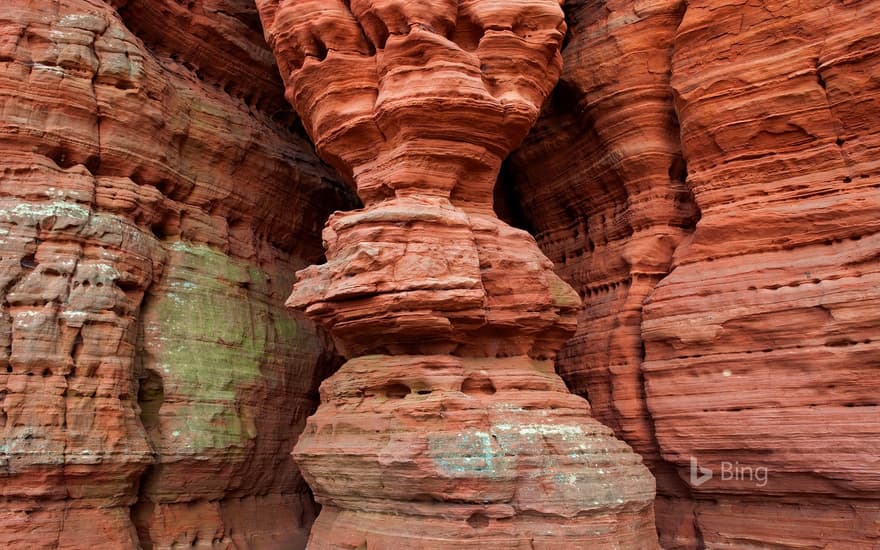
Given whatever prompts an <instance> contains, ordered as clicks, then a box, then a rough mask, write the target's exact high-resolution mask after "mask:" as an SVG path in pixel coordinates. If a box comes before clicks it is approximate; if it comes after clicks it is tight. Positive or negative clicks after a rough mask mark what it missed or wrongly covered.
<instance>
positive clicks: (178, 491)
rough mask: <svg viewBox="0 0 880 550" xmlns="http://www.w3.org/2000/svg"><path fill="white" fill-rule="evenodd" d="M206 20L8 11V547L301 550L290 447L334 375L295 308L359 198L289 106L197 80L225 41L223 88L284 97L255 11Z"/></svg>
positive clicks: (304, 505)
mask: <svg viewBox="0 0 880 550" xmlns="http://www.w3.org/2000/svg"><path fill="white" fill-rule="evenodd" d="M111 4H112V6H111ZM150 4H151V7H152V8H153V9H158V8H159V5H160V4H161V5H164V6H165V7H166V8H168V9H179V5H178V4H177V3H176V2H152V3H150ZM213 4H216V3H211V2H198V1H197V2H191V3H190V6H191V8H192V9H193V10H194V11H199V10H201V11H202V13H203V18H202V21H203V23H204V22H206V21H209V20H210V21H213V24H212V25H207V24H203V25H201V26H193V27H192V28H189V29H180V28H175V25H174V24H169V21H167V20H163V19H162V18H156V17H153V16H152V15H150V13H151V12H147V11H145V8H144V6H142V3H139V2H127V3H126V2H118V1H117V2H112V3H108V2H102V1H98V0H63V1H59V2H30V1H27V0H21V1H19V0H9V1H5V2H3V4H2V6H0V113H2V115H0V246H2V260H0V279H2V284H0V342H2V345H0V504H2V506H0V547H3V548H14V549H25V548H26V549H29V550H30V549H39V548H47V549H48V548H51V549H58V548H65V549H85V548H114V549H115V548H137V547H138V546H140V547H143V548H171V547H181V546H184V545H185V546H187V547H189V546H191V545H197V546H214V547H229V546H230V545H232V544H234V545H235V546H236V547H239V548H291V547H297V546H303V545H304V543H305V538H306V536H307V531H308V527H309V525H310V523H311V521H312V519H313V518H314V516H315V510H314V505H313V503H312V501H311V498H310V495H309V493H308V489H307V487H306V485H305V484H304V482H303V481H302V478H301V477H300V475H299V473H298V471H297V470H296V468H295V466H294V465H293V464H292V461H291V460H290V458H289V451H290V448H291V447H292V445H293V440H294V439H295V437H296V434H297V433H298V430H299V429H301V427H302V425H303V424H304V419H305V417H306V416H307V415H308V414H310V413H311V411H312V410H313V408H314V406H315V402H316V397H317V396H316V395H315V394H314V388H315V387H316V385H317V380H318V379H319V378H323V377H324V376H326V375H327V374H329V372H331V371H332V368H333V367H334V363H333V359H332V357H329V356H328V351H327V349H328V348H327V346H325V343H324V342H322V338H321V337H320V336H319V334H318V330H317V329H316V327H315V326H314V325H313V324H312V323H311V322H309V321H308V320H306V319H305V318H304V317H303V316H302V315H301V314H296V313H291V312H289V311H285V309H284V308H283V307H282V306H281V301H282V300H283V297H284V295H285V294H286V291H287V289H289V285H290V284H292V280H291V279H292V277H291V276H290V273H291V272H292V271H293V270H295V269H297V268H300V267H303V266H304V265H307V264H308V263H310V262H313V261H315V260H316V259H318V258H319V257H320V255H321V251H320V246H319V243H318V242H317V239H316V238H315V237H314V236H316V235H317V229H318V228H319V227H320V223H322V222H323V220H324V218H325V217H326V215H327V214H328V213H329V211H331V210H332V209H333V208H334V207H350V206H351V205H353V204H354V201H353V200H352V199H351V197H350V195H349V193H348V192H347V191H346V190H344V189H343V188H342V187H341V186H339V185H338V184H336V183H335V182H334V180H333V177H332V176H331V175H330V174H329V173H328V171H327V170H326V169H325V168H323V167H322V165H321V163H320V162H319V161H318V160H317V158H315V157H314V155H313V153H311V152H310V146H309V144H308V143H307V142H306V141H305V140H303V139H300V138H298V137H297V136H296V135H295V134H293V133H291V132H289V131H288V130H287V129H286V127H287V125H289V124H290V123H291V121H292V117H291V116H289V115H287V116H276V117H275V120H273V119H272V118H271V115H272V114H273V113H275V109H277V108H280V106H282V105H283V103H282V98H281V95H280V93H278V92H277V91H276V93H275V98H274V99H272V97H271V94H268V92H267V93H266V94H263V95H261V96H259V97H256V96H255V97H253V98H249V96H247V94H245V93H244V90H240V89H236V88H227V89H225V90H224V85H225V81H224V80H223V79H222V78H221V77H222V75H220V74H219V73H218V72H217V71H216V70H215V71H214V72H211V71H210V70H209V71H208V72H207V73H206V74H202V71H201V70H199V67H197V66H196V65H195V64H194V61H193V59H195V58H193V57H190V54H189V53H188V52H191V51H202V46H205V45H206V44H210V43H212V41H214V40H215V38H216V37H217V36H218V35H223V36H225V37H227V38H228V39H229V40H230V41H232V42H235V43H236V44H238V45H239V47H238V48H237V49H236V48H232V47H229V48H226V49H225V50H226V52H225V53H224V54H222V55H221V54H218V53H217V52H215V53H214V54H213V57H212V59H211V62H214V63H216V64H217V65H218V66H222V67H224V69H223V70H225V71H227V72H228V73H229V75H227V76H226V78H228V79H236V78H240V75H239V73H238V72H237V71H239V69H237V68H236V67H241V66H243V65H247V66H249V67H250V69H249V70H252V71H263V72H264V73H265V74H264V75H263V77H262V78H263V79H264V80H269V81H273V80H274V77H273V76H272V75H273V73H272V70H274V69H273V66H272V57H271V54H270V53H269V51H268V50H267V49H266V46H265V45H264V44H262V42H261V37H260V32H259V25H258V23H257V22H256V21H253V20H254V18H255V16H256V11H255V9H254V8H253V7H251V8H250V15H249V16H246V14H245V13H243V11H244V12H246V11H247V10H245V9H244V8H239V9H238V10H236V9H233V7H232V6H227V10H226V11H225V12H224V10H222V9H220V8H218V7H214V8H213V10H211V9H209V7H210V6H211V5H213ZM114 6H115V7H116V8H119V11H117V10H116V9H115V8H114ZM231 14H234V15H231ZM128 21H136V25H134V27H135V28H137V29H139V32H141V33H142V34H143V36H144V37H145V39H146V40H147V41H148V42H149V41H161V42H163V45H164V48H165V50H164V51H165V52H166V53H167V55H166V54H161V55H160V54H155V53H154V52H153V51H152V50H151V49H150V47H149V46H148V45H147V44H145V43H144V42H143V41H142V40H141V39H140V38H139V37H138V36H136V35H135V34H133V33H132V32H131V31H130V29H129V27H128V26H127V22H128ZM248 28H250V31H249V34H248V33H245V32H244V31H246V30H247V29H248ZM184 31H185V32H184ZM205 47H207V46H205ZM175 52H176V53H175ZM249 56H253V58H254V59H255V61H253V62H252V63H250V64H248V63H245V62H244V60H246V59H248V57H249ZM175 58H176V59H178V60H179V61H176V60H175ZM188 58H189V59H188ZM239 58H241V59H242V61H241V62H239V63H238V64H236V63H235V62H234V60H235V59H239ZM207 62H208V60H207V59H204V60H200V61H199V63H200V64H206V63H207ZM246 74H249V73H246ZM276 90H281V86H280V82H279V83H276ZM246 100H249V101H250V104H248V103H247V102H246ZM265 109H271V110H270V111H268V112H267V111H266V110H265ZM288 110H289V109H288ZM281 122H283V123H284V124H283V125H282V123H281ZM291 210H294V211H297V212H301V214H298V215H295V216H294V215H291ZM310 235H311V236H312V237H311V238H310V237H309V236H310Z"/></svg>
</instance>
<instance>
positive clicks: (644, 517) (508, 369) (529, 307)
mask: <svg viewBox="0 0 880 550" xmlns="http://www.w3.org/2000/svg"><path fill="white" fill-rule="evenodd" d="M257 5H258V7H259V8H260V12H261V15H262V17H263V22H264V26H265V28H266V30H267V36H268V38H269V43H270V45H271V46H272V47H273V49H274V51H275V54H276V57H277V58H278V61H279V67H280V69H281V73H282V77H283V78H284V80H285V83H286V85H287V97H288V99H289V100H290V102H291V103H292V104H293V105H294V106H295V107H296V110H297V111H298V112H299V113H300V115H301V116H302V117H303V122H304V125H305V127H306V129H307V131H308V132H309V134H310V136H311V137H312V138H313V140H314V141H315V143H316V145H317V150H318V153H319V154H320V155H321V156H322V157H323V158H325V159H326V160H327V161H328V162H329V163H331V164H333V165H334V166H335V167H336V168H337V169H338V170H339V171H340V172H341V173H343V174H345V175H346V176H348V177H350V178H351V179H353V181H354V183H355V184H356V186H357V189H358V193H359V195H360V196H361V198H362V200H363V201H364V204H365V208H364V209H362V210H358V211H354V212H347V213H337V214H334V216H333V217H331V219H330V221H329V222H328V224H327V226H326V227H325V230H324V244H325V248H326V255H327V258H328V261H327V263H325V264H322V265H319V266H313V267H310V268H307V269H305V270H303V271H301V272H300V273H299V281H298V283H297V285H296V287H295V289H294V292H293V295H292V296H291V298H290V300H289V301H288V304H289V305H291V306H294V307H297V308H301V309H304V310H305V311H306V313H307V314H308V315H309V317H311V318H313V319H316V320H318V321H320V322H321V323H322V324H323V325H325V326H326V327H327V328H328V329H329V330H330V331H331V333H332V334H333V336H334V337H335V340H336V341H337V343H338V346H339V348H340V350H341V351H342V352H343V353H344V354H345V355H346V356H347V357H348V358H349V361H348V362H347V363H346V364H345V365H343V366H342V367H341V368H340V370H339V371H338V372H337V373H336V374H335V375H333V376H332V377H331V378H329V379H328V380H326V381H325V382H324V383H323V384H322V386H321V397H322V405H321V406H320V407H319V409H318V411H317V413H316V414H315V415H314V416H313V417H311V418H310V419H309V422H308V425H307V427H306V430H305V431H304V432H303V434H302V436H301V437H300V439H299V441H298V443H297V446H296V448H295V451H294V454H295V457H296V459H297V461H298V463H299V464H300V466H301V467H302V469H303V474H304V476H305V477H306V479H307V480H308V482H309V484H310V486H311V487H312V489H313V490H314V491H315V495H316V497H317V499H318V500H319V502H321V503H322V504H323V509H322V511H321V514H320V516H319V518H318V520H317V522H316V523H315V526H314V528H313V530H312V535H311V538H310V548H315V549H322V548H328V549H329V548H358V547H373V546H375V547H377V548H408V547H416V546H418V547H420V548H461V547H464V548H499V549H501V548H519V547H531V548H559V547H566V546H572V547H596V548H606V547H607V548H612V547H626V548H655V547H656V544H657V543H656V540H657V539H656V533H655V531H654V524H653V509H652V506H653V494H654V482H653V479H652V478H651V476H650V475H649V473H648V471H647V469H646V468H645V467H644V466H643V465H642V462H641V458H640V457H639V456H638V455H636V454H635V453H633V452H632V450H631V449H630V448H629V447H628V446H627V445H625V444H623V443H622V442H620V441H618V440H615V439H614V438H613V437H612V436H611V431H610V430H609V429H608V428H606V427H604V426H602V425H601V424H599V423H598V422H596V421H595V420H593V419H592V418H590V417H589V407H588V404H587V403H586V401H584V400H582V399H580V398H578V397H575V396H573V395H571V394H569V393H568V391H567V389H566V388H565V385H564V384H563V382H562V380H561V379H560V378H559V377H558V376H557V375H556V374H555V372H554V371H553V364H552V359H553V357H554V356H555V353H556V351H557V350H558V349H559V348H560V346H561V345H562V344H563V343H564V342H565V340H566V339H567V338H568V337H569V336H570V335H571V334H572V332H573V331H574V329H575V326H576V319H575V312H576V311H577V309H578V307H579V305H580V300H579V299H578V297H577V295H576V294H575V293H574V292H573V290H572V289H571V288H570V287H569V286H568V285H567V284H565V283H563V282H562V281H561V280H560V279H559V277H558V276H557V275H555V274H554V273H553V271H552V264H551V263H550V262H549V261H548V260H547V258H546V257H544V256H543V254H541V252H540V251H539V250H538V248H537V246H536V244H535V241H534V240H533V239H532V238H531V237H530V236H529V235H528V234H527V233H526V232H524V231H522V230H517V229H513V228H511V227H509V226H507V225H506V224H504V223H503V222H501V221H499V220H498V219H497V218H496V217H495V216H494V214H493V211H492V191H493V187H494V183H495V179H496V177H497V172H498V169H499V167H500V165H501V161H502V159H503V158H504V157H505V156H506V155H507V154H508V153H509V151H510V150H511V149H512V148H513V147H515V146H517V145H518V144H519V143H520V141H521V140H522V138H523V137H524V136H525V134H526V132H527V131H528V129H529V127H530V126H531V125H532V123H533V122H534V120H535V118H536V117H537V115H538V112H539V109H540V106H541V104H542V103H543V101H544V99H545V97H546V96H547V94H548V93H549V91H550V90H551V88H552V87H553V85H554V83H555V81H556V78H557V76H558V72H559V68H560V64H559V62H560V57H559V47H560V44H561V41H562V38H563V33H564V30H565V23H564V21H563V17H562V11H561V10H560V9H559V6H558V4H557V2H556V1H555V0H542V1H528V2H498V1H495V0H477V1H471V0H467V1H462V2H459V1H458V0H449V1H442V0H438V1H434V2H406V1H400V0H391V1H356V2H351V3H350V4H348V3H344V2H341V1H336V0H310V1H305V2H296V3H285V2H276V1H274V0H265V1H264V0H260V1H258V2H257Z"/></svg>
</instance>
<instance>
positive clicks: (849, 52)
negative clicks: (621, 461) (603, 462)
mask: <svg viewBox="0 0 880 550" xmlns="http://www.w3.org/2000/svg"><path fill="white" fill-rule="evenodd" d="M566 10H567V12H568V15H569V20H570V21H573V22H574V24H573V27H572V29H571V34H570V39H569V43H568V46H567V48H566V49H565V50H564V57H565V61H566V63H565V67H566V68H565V71H564V73H563V75H562V80H561V85H560V87H559V89H558V90H557V92H556V94H555V97H554V99H553V101H552V102H551V104H550V105H549V107H548V109H547V110H546V111H545V113H544V117H542V119H541V121H539V123H538V125H537V128H536V130H535V131H534V132H533V133H532V135H531V136H530V138H529V139H528V142H527V144H526V146H525V147H523V149H522V150H520V151H519V152H518V153H516V154H515V156H514V162H513V163H512V164H511V166H510V167H509V168H510V169H509V170H507V171H506V174H508V176H509V177H508V181H509V182H510V183H512V184H513V187H514V190H515V191H516V193H515V196H516V197H517V198H518V201H517V200H514V201H512V202H513V204H514V205H515V206H517V202H521V205H519V206H520V207H519V210H520V211H521V213H522V215H523V217H524V219H525V221H526V222H527V223H528V224H529V225H530V226H531V227H532V228H533V229H534V230H535V231H536V233H537V235H538V242H539V243H540V244H541V246H542V249H543V250H545V251H546V252H547V254H548V256H549V257H550V258H551V259H553V260H554V261H555V262H556V264H557V265H558V266H559V269H558V272H559V273H560V275H561V276H562V277H563V278H564V279H566V280H567V281H569V282H571V283H572V284H573V285H574V286H575V288H577V289H578V290H579V291H580V292H581V294H582V296H583V298H584V308H583V310H582V311H581V314H580V319H579V321H580V323H579V329H578V331H579V332H578V335H577V336H576V337H575V339H573V340H572V341H571V342H570V343H569V344H568V345H567V346H566V348H564V349H563V351H562V352H561V354H560V359H559V361H558V367H559V369H560V371H561V373H562V374H563V376H564V377H565V378H566V381H567V382H568V383H569V386H570V387H572V388H573V389H574V390H575V391H577V392H578V393H581V394H582V395H585V396H589V398H590V401H591V404H592V406H593V412H594V413H595V415H596V416H597V417H598V418H600V419H601V420H603V422H606V423H607V424H608V425H610V426H612V427H613V428H614V429H615V431H616V433H617V435H618V436H620V437H622V438H624V439H625V440H627V441H628V442H629V443H630V444H631V445H633V447H634V448H635V449H637V450H638V451H639V452H641V453H643V454H644V455H645V457H646V459H647V461H648V463H649V465H650V466H651V467H652V469H653V470H654V472H655V474H656V475H657V480H658V500H657V522H658V529H659V531H660V535H661V544H662V545H663V546H664V547H666V548H700V547H704V546H705V547H712V548H735V549H741V548H767V547H774V548H775V547H780V548H803V547H833V548H864V549H867V548H874V547H875V546H876V544H877V540H878V539H880V505H878V502H880V500H878V499H880V492H878V483H880V478H878V475H880V474H878V472H880V465H878V462H877V460H878V458H877V457H878V455H877V452H876V449H877V447H878V438H880V423H878V418H880V415H878V403H877V398H876V390H875V389H874V387H873V386H874V384H873V382H871V380H874V379H876V378H877V373H878V371H877V365H878V364H880V361H878V344H877V338H876V335H877V327H878V324H880V323H878V318H877V313H876V312H877V310H878V307H877V302H878V296H877V295H876V292H875V288H876V286H877V278H878V268H880V262H877V261H876V259H877V249H878V246H877V243H876V242H875V239H874V238H873V235H875V234H876V233H877V219H878V216H877V213H878V212H877V208H878V204H880V192H878V188H877V185H878V180H880V173H878V163H877V161H876V159H877V148H878V143H880V141H878V131H877V126H878V121H880V116H878V115H880V111H878V108H877V99H876V98H877V96H878V92H880V81H878V79H877V75H878V74H880V53H878V44H880V35H878V31H877V26H876V24H875V22H876V19H877V16H878V6H877V4H876V2H874V3H872V2H864V1H863V2H844V3H823V2H813V3H789V2H773V3H767V2H764V3H759V4H754V5H751V4H739V3H737V4H735V5H734V4H732V3H730V4H729V5H728V3H724V2H709V1H705V2H695V1H689V2H680V1H654V2H632V1H620V2H618V1H605V2H578V1H573V2H569V3H568V4H567V6H566ZM679 123H680V129H679ZM548 182H549V185H548ZM691 197H692V198H691ZM695 207H696V209H698V210H696V211H695ZM696 212H699V215H700V216H701V218H697V217H696V216H695V213H696ZM696 219H699V222H698V223H697V224H696V230H695V231H694V228H693V221H695V220H696ZM692 232H693V234H692V235H690V234H691V233H692ZM667 274H668V276H667ZM658 283H659V284H658ZM691 457H694V458H696V459H697V460H698V463H699V464H700V465H701V466H703V467H708V468H711V469H713V470H714V472H715V478H714V479H713V480H712V481H709V482H706V483H704V484H700V485H696V484H694V483H692V482H691V481H690V476H689V466H690V458H691ZM723 462H726V463H727V464H729V465H733V464H734V463H738V465H739V466H743V467H752V468H757V467H767V468H768V469H769V471H768V481H767V483H766V485H759V484H760V480H756V479H745V480H742V479H740V480H730V479H728V480H723V479H720V473H721V468H722V466H723V464H722V463H723ZM676 474H677V475H676Z"/></svg>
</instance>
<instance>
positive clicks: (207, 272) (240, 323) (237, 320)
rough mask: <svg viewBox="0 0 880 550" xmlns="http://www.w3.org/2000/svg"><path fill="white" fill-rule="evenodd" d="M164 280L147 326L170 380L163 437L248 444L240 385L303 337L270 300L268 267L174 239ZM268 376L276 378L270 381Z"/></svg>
mask: <svg viewBox="0 0 880 550" xmlns="http://www.w3.org/2000/svg"><path fill="white" fill-rule="evenodd" d="M170 249H171V250H170V254H169V262H168V265H167V268H166V273H165V281H164V283H163V285H162V287H161V289H162V291H161V293H160V294H158V295H157V296H156V298H155V300H154V301H153V303H152V304H151V308H152V309H153V312H152V314H150V315H148V317H149V319H150V323H149V326H148V327H147V328H146V329H145V331H146V332H148V334H147V335H146V338H147V339H152V340H153V342H154V343H155V344H157V345H155V346H152V349H151V350H150V353H151V354H152V359H153V361H152V364H153V368H154V369H156V370H157V371H159V374H160V375H161V376H162V378H163V383H164V387H165V400H166V403H169V402H172V403H173V402H176V403H177V406H176V408H172V409H169V410H166V414H165V422H164V423H163V424H164V426H163V432H162V437H163V439H168V438H171V439H172V440H173V441H168V445H169V446H173V448H174V449H175V453H177V454H180V453H181V452H182V451H183V450H184V449H185V451H183V452H190V451H191V452H193V453H198V452H201V451H204V450H206V449H225V448H229V447H243V446H245V445H247V443H248V440H250V439H253V438H254V437H256V435H257V434H256V428H255V425H254V421H253V417H252V414H253V413H252V412H251V411H249V410H248V407H246V406H243V405H242V404H241V402H240V399H239V395H238V393H240V389H241V388H242V387H244V386H246V385H248V384H257V383H267V382H266V381H264V380H262V378H263V377H264V373H263V372H262V371H261V365H263V364H264V362H265V360H266V355H267V352H271V351H273V350H274V349H275V347H276V346H277V345H279V343H283V344H281V345H296V342H297V341H299V340H300V339H301V336H300V332H301V331H300V327H299V326H298V325H297V323H296V320H295V319H294V318H292V317H290V316H289V315H288V314H286V313H285V312H284V311H283V310H282V306H281V304H280V301H279V304H278V305H277V306H276V305H274V303H273V302H272V301H271V299H270V298H269V296H270V295H271V289H270V288H269V284H270V283H269V280H268V277H267V276H266V274H265V273H263V272H262V271H261V270H259V269H256V268H254V267H253V266H250V265H248V264H246V263H244V262H242V261H240V260H236V259H233V258H230V257H229V256H227V255H225V254H223V253H222V252H219V251H217V250H214V249H211V248H209V247H207V246H201V245H189V244H186V243H184V242H176V243H174V244H173V245H172V246H171V247H170ZM270 382H271V381H270Z"/></svg>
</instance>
